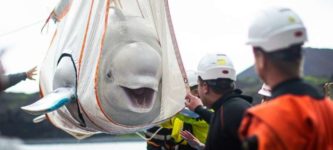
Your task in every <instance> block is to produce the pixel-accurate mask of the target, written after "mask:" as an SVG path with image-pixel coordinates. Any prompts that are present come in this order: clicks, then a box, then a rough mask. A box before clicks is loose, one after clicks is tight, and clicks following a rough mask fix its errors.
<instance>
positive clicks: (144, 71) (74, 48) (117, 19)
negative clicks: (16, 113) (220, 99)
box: [22, 0, 186, 139]
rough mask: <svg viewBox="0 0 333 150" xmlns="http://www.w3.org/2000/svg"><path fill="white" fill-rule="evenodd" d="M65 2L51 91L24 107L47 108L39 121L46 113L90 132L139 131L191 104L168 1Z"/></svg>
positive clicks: (47, 64) (53, 50)
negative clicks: (188, 98)
mask: <svg viewBox="0 0 333 150" xmlns="http://www.w3.org/2000/svg"><path fill="white" fill-rule="evenodd" d="M59 5H60V6H58V7H57V8H66V9H63V10H64V11H66V12H61V14H62V17H61V18H56V21H58V22H57V31H56V32H55V35H54V38H53V40H52V42H51V45H50V49H49V51H48V53H47V55H46V57H45V59H44V61H43V63H42V64H41V69H40V70H41V71H40V91H41V95H42V96H43V97H42V98H41V99H40V100H38V101H36V102H35V103H33V104H31V105H28V106H23V107H22V109H23V110H25V111H27V112H29V113H31V114H34V115H42V116H41V117H38V118H36V119H35V120H34V122H40V121H41V120H43V119H44V117H43V116H46V118H47V119H48V120H49V121H50V122H51V123H52V124H54V126H56V127H58V128H60V129H62V130H64V131H66V132H67V133H69V134H71V135H73V136H74V137H76V138H79V139H82V138H85V137H88V136H91V135H93V134H97V133H109V134H124V133H132V132H136V131H139V130H142V129H145V128H147V127H150V126H152V125H154V124H157V123H160V122H162V121H164V120H166V119H168V118H170V117H172V116H173V115H175V114H176V113H177V112H179V111H180V110H181V109H182V108H184V101H183V99H184V96H185V92H186V88H185V83H184V80H185V81H186V77H185V74H184V70H183V69H184V68H183V66H182V63H181V59H180V57H179V52H178V48H177V43H176V42H175V41H176V40H175V36H174V33H173V29H172V24H171V19H170V15H169V10H168V3H167V1H165V0H142V1H131V0H117V1H112V0H111V1H110V0H99V1H84V0H73V1H68V0H63V1H61V2H60V4H59ZM62 5H66V6H62ZM148 8H149V9H148ZM55 10H58V9H55ZM58 13H59V12H57V11H54V12H53V16H52V17H53V18H54V17H59V15H58V16H57V14H58Z"/></svg>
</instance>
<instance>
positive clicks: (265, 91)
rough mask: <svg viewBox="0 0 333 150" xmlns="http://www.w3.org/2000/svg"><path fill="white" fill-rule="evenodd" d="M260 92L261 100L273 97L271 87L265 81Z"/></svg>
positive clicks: (264, 100)
mask: <svg viewBox="0 0 333 150" xmlns="http://www.w3.org/2000/svg"><path fill="white" fill-rule="evenodd" d="M258 94H259V95H261V97H262V100H261V102H262V103H263V102H266V101H268V100H269V99H270V98H271V97H272V93H271V88H270V87H269V86H268V85H266V84H265V83H264V84H262V86H261V89H260V90H259V91H258Z"/></svg>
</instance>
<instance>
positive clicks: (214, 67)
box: [197, 54, 236, 81]
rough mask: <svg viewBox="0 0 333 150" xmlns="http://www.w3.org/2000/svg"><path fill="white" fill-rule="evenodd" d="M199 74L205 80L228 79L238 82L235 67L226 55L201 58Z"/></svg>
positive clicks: (211, 55) (210, 55)
mask: <svg viewBox="0 0 333 150" xmlns="http://www.w3.org/2000/svg"><path fill="white" fill-rule="evenodd" d="M197 73H198V76H200V77H201V78H202V79H203V80H215V79H218V78H226V79H231V80H233V81H236V71H235V69H234V66H233V64H232V62H231V60H230V59H229V58H228V57H227V56H226V55H224V54H208V55H206V56H204V57H203V58H201V60H200V62H199V65H198V71H197Z"/></svg>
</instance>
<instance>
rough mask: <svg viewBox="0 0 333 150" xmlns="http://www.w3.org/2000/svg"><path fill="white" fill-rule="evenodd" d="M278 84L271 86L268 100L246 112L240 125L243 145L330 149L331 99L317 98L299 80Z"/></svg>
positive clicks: (267, 148)
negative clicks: (277, 86) (277, 85)
mask: <svg viewBox="0 0 333 150" xmlns="http://www.w3.org/2000/svg"><path fill="white" fill-rule="evenodd" d="M289 82H291V81H289ZM298 86H300V87H298ZM279 88H280V89H273V99H272V100H271V101H270V102H268V103H265V104H262V105H259V106H256V107H253V108H251V109H249V110H248V112H247V113H246V115H245V117H244V119H243V120H242V124H241V127H240V129H239V131H240V136H241V139H242V140H243V141H244V144H243V145H247V147H253V146H251V144H252V145H253V143H254V144H255V147H257V149H259V150H264V149H265V150H333V103H332V101H330V100H329V99H327V98H323V97H322V98H319V97H318V96H316V95H318V93H316V92H314V89H313V88H312V87H311V86H309V85H307V84H305V83H303V82H301V81H300V80H297V81H293V82H292V83H286V84H284V85H282V86H280V87H279ZM281 88H282V89H281ZM274 90H275V91H274ZM274 94H275V95H274ZM254 137H255V140H253V139H254ZM250 139H251V140H250ZM249 145H250V146H249Z"/></svg>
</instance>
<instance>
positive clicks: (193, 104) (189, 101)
mask: <svg viewBox="0 0 333 150" xmlns="http://www.w3.org/2000/svg"><path fill="white" fill-rule="evenodd" d="M200 105H201V106H203V104H202V101H201V99H200V98H198V97H196V96H194V95H192V94H191V93H187V95H186V97H185V106H186V107H188V108H189V109H190V110H192V111H194V109H195V108H197V107H198V106H200Z"/></svg>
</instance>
